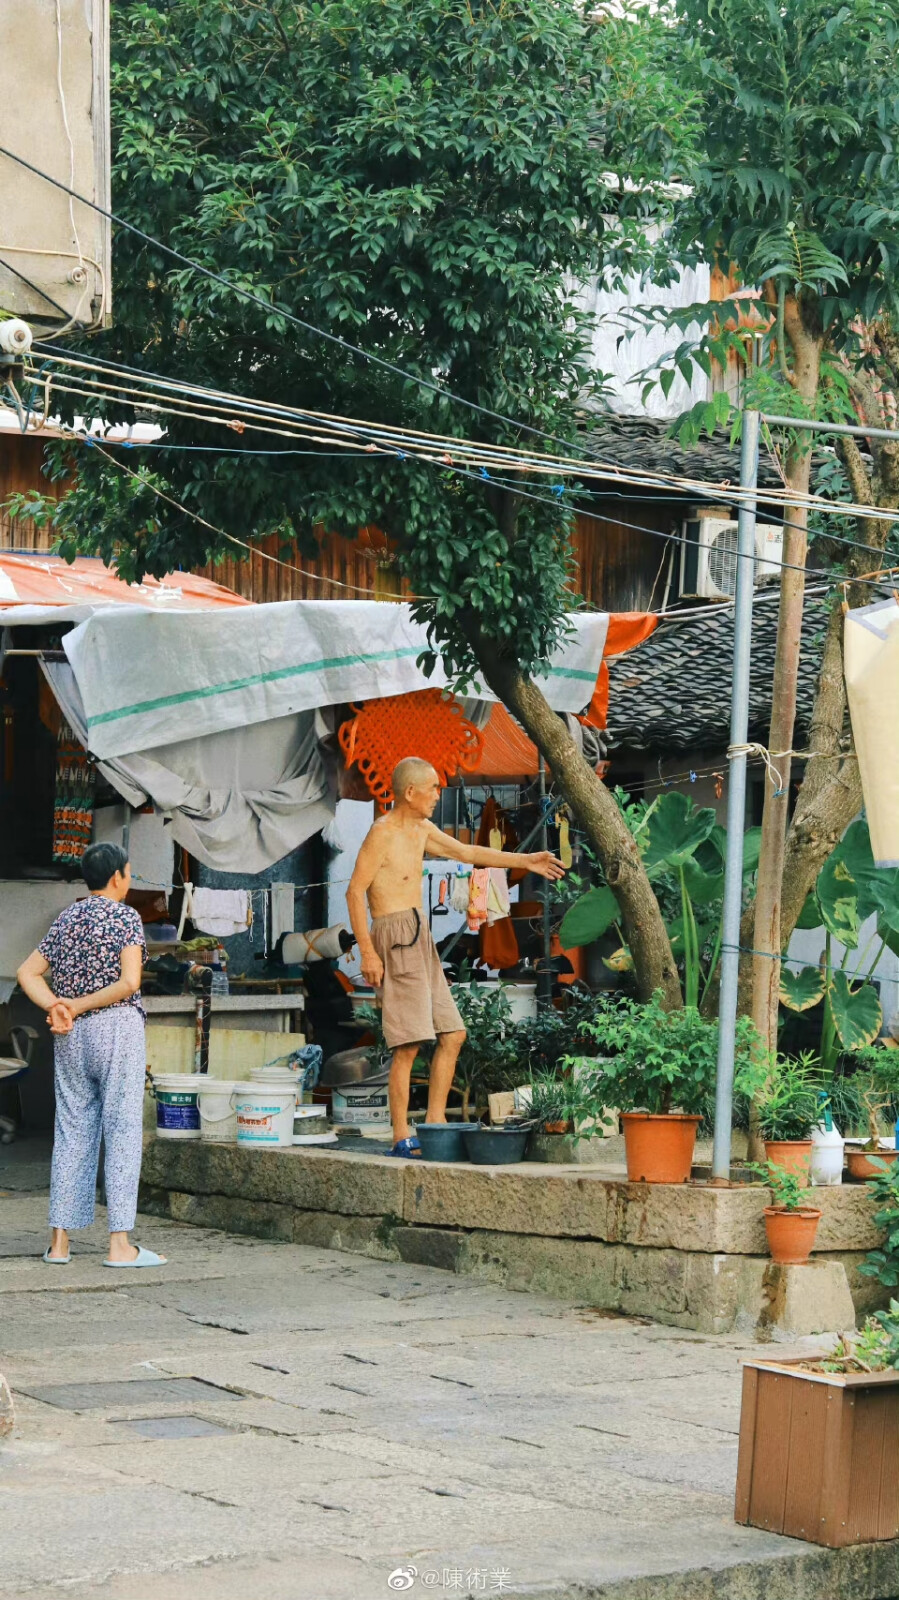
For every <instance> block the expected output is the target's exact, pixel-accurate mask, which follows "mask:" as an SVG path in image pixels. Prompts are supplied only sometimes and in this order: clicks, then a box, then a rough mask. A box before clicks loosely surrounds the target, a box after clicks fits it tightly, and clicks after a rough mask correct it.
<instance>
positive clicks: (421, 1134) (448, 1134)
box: [415, 1122, 468, 1161]
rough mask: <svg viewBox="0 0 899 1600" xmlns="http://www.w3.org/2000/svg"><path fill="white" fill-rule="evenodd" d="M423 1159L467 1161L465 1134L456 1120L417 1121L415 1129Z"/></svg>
mask: <svg viewBox="0 0 899 1600" xmlns="http://www.w3.org/2000/svg"><path fill="white" fill-rule="evenodd" d="M415 1132H416V1134H417V1136H418V1142H419V1144H420V1145H421V1154H422V1160H424V1161H467V1160H468V1156H467V1154H466V1151H465V1136H464V1134H463V1131H462V1127H461V1124H460V1123H458V1122H419V1124H418V1126H417V1127H416V1129H415Z"/></svg>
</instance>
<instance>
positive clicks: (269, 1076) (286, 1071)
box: [249, 1066, 300, 1090]
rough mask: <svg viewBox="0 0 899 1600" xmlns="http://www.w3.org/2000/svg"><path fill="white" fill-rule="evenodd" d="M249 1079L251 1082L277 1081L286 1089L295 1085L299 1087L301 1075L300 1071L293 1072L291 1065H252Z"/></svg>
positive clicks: (295, 1087) (294, 1087)
mask: <svg viewBox="0 0 899 1600" xmlns="http://www.w3.org/2000/svg"><path fill="white" fill-rule="evenodd" d="M249 1081H250V1083H277V1084H279V1085H281V1086H282V1087H284V1088H286V1089H289V1088H291V1087H293V1089H294V1090H296V1089H297V1088H298V1087H299V1082H300V1075H299V1073H298V1072H291V1070H290V1067H279V1066H272V1067H252V1068H251V1070H250V1079H249Z"/></svg>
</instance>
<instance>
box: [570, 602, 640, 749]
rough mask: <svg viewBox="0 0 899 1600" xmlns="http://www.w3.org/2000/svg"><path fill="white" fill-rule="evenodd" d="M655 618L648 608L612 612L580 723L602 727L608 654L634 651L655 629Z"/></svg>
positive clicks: (606, 712)
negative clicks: (590, 697)
mask: <svg viewBox="0 0 899 1600" xmlns="http://www.w3.org/2000/svg"><path fill="white" fill-rule="evenodd" d="M658 621H659V619H658V617H657V616H656V615H655V613H654V612H652V611H618V612H612V614H611V616H610V617H609V631H608V633H607V634H606V644H605V649H604V651H603V656H602V665H601V666H600V669H599V673H598V675H597V678H596V688H595V689H594V691H593V698H592V700H591V701H590V704H589V706H588V708H587V710H586V711H585V713H584V715H583V716H582V717H581V718H580V720H581V722H586V723H587V724H588V725H589V726H590V727H591V728H599V729H600V730H601V729H603V728H605V727H606V725H607V723H608V720H609V667H608V660H609V657H610V656H623V655H626V654H627V652H628V650H635V649H636V648H637V645H638V644H643V643H644V641H645V640H646V639H648V638H649V636H650V634H651V633H654V632H655V630H656V627H657V626H658Z"/></svg>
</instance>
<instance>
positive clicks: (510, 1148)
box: [462, 1128, 530, 1167]
mask: <svg viewBox="0 0 899 1600" xmlns="http://www.w3.org/2000/svg"><path fill="white" fill-rule="evenodd" d="M529 1132H530V1129H529V1128H466V1130H465V1132H464V1134H463V1135H462V1137H463V1138H464V1140H465V1148H466V1150H467V1151H468V1159H469V1161H473V1162H474V1163H475V1166H478V1167H507V1166H511V1165H512V1164H513V1162H515V1161H523V1160H524V1147H525V1145H526V1144H527V1142H528V1134H529Z"/></svg>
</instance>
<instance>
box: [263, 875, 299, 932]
mask: <svg viewBox="0 0 899 1600" xmlns="http://www.w3.org/2000/svg"><path fill="white" fill-rule="evenodd" d="M294 888H295V885H294V884H292V883H273V884H272V886H271V888H270V890H269V894H270V895H271V904H272V944H277V942H278V940H279V939H280V937H281V935H282V933H293V930H294V927H295V926H296V917H295V913H294Z"/></svg>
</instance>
